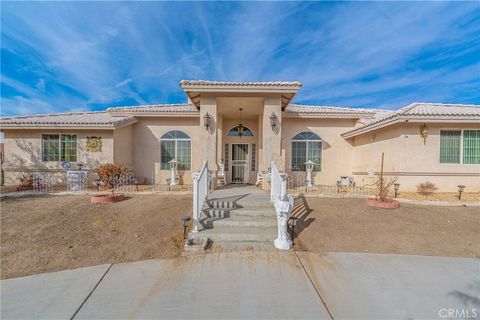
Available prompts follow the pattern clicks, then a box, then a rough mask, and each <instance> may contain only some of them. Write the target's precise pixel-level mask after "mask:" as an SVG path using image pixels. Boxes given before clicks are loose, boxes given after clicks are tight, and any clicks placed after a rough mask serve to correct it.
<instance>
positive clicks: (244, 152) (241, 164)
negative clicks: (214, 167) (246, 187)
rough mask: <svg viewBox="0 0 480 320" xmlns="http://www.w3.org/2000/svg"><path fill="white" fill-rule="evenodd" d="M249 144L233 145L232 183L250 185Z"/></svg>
mask: <svg viewBox="0 0 480 320" xmlns="http://www.w3.org/2000/svg"><path fill="white" fill-rule="evenodd" d="M248 173H249V172H248V144H247V143H233V144H232V183H248Z"/></svg>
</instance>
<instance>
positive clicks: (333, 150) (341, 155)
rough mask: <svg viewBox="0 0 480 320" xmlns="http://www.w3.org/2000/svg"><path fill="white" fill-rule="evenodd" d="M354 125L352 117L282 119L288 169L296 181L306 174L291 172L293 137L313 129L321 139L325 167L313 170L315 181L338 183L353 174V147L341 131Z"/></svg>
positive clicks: (283, 141)
mask: <svg viewBox="0 0 480 320" xmlns="http://www.w3.org/2000/svg"><path fill="white" fill-rule="evenodd" d="M353 126H354V121H353V120H351V119H308V118H306V119H299V118H285V117H284V118H283V125H282V152H283V153H284V154H285V162H286V171H287V173H288V174H289V175H291V176H292V179H293V181H294V182H297V180H298V181H299V180H300V177H299V175H303V176H304V177H305V173H304V172H303V173H300V172H292V171H291V165H292V142H291V141H292V138H293V137H294V136H295V135H296V134H297V133H300V132H303V131H311V132H314V133H316V134H317V135H319V136H320V138H321V139H322V170H321V172H314V173H313V179H314V183H315V184H329V185H332V184H335V182H336V181H337V180H338V179H339V178H340V176H350V175H351V173H352V165H353V154H354V151H353V146H352V145H351V144H350V143H349V142H348V141H346V140H345V139H343V138H342V136H341V134H342V133H343V132H345V131H348V130H350V129H351V128H353Z"/></svg>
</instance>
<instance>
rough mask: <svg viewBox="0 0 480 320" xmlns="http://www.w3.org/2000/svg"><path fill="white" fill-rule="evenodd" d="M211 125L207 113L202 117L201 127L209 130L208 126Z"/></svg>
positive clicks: (209, 116)
mask: <svg viewBox="0 0 480 320" xmlns="http://www.w3.org/2000/svg"><path fill="white" fill-rule="evenodd" d="M211 124H212V116H211V115H210V114H209V113H208V112H207V113H205V115H204V116H203V125H204V126H205V129H207V130H208V129H210V125H211Z"/></svg>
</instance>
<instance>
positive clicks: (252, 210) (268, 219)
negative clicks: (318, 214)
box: [200, 184, 277, 247]
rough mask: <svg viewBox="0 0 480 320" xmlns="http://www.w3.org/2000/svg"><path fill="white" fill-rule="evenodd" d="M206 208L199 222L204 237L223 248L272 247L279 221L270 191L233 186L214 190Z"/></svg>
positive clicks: (245, 186) (246, 186)
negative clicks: (243, 245)
mask: <svg viewBox="0 0 480 320" xmlns="http://www.w3.org/2000/svg"><path fill="white" fill-rule="evenodd" d="M207 205H208V207H207V208H206V209H204V210H203V214H202V218H201V220H200V222H201V224H202V230H201V231H200V235H201V236H206V237H208V238H209V239H210V240H211V241H212V242H213V243H214V244H220V245H222V244H224V245H231V244H235V243H242V244H245V243H256V244H265V245H267V244H268V245H269V246H271V247H273V240H274V239H275V238H276V235H277V220H276V215H275V210H274V208H273V204H272V203H271V202H270V194H269V193H268V192H265V191H263V190H261V189H260V188H258V187H255V186H251V185H238V184H231V185H227V186H225V187H222V188H219V189H217V190H215V191H213V192H212V193H211V194H210V195H209V196H208V198H207Z"/></svg>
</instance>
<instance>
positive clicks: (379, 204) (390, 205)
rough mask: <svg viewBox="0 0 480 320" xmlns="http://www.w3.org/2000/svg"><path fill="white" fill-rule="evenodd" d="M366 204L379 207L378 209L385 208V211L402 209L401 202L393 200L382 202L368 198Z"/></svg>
mask: <svg viewBox="0 0 480 320" xmlns="http://www.w3.org/2000/svg"><path fill="white" fill-rule="evenodd" d="M365 202H366V203H367V205H368V206H370V207H377V208H383V209H396V208H398V207H400V202H398V201H397V200H392V199H387V200H385V201H380V200H377V199H375V198H368V199H367V200H366V201H365Z"/></svg>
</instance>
